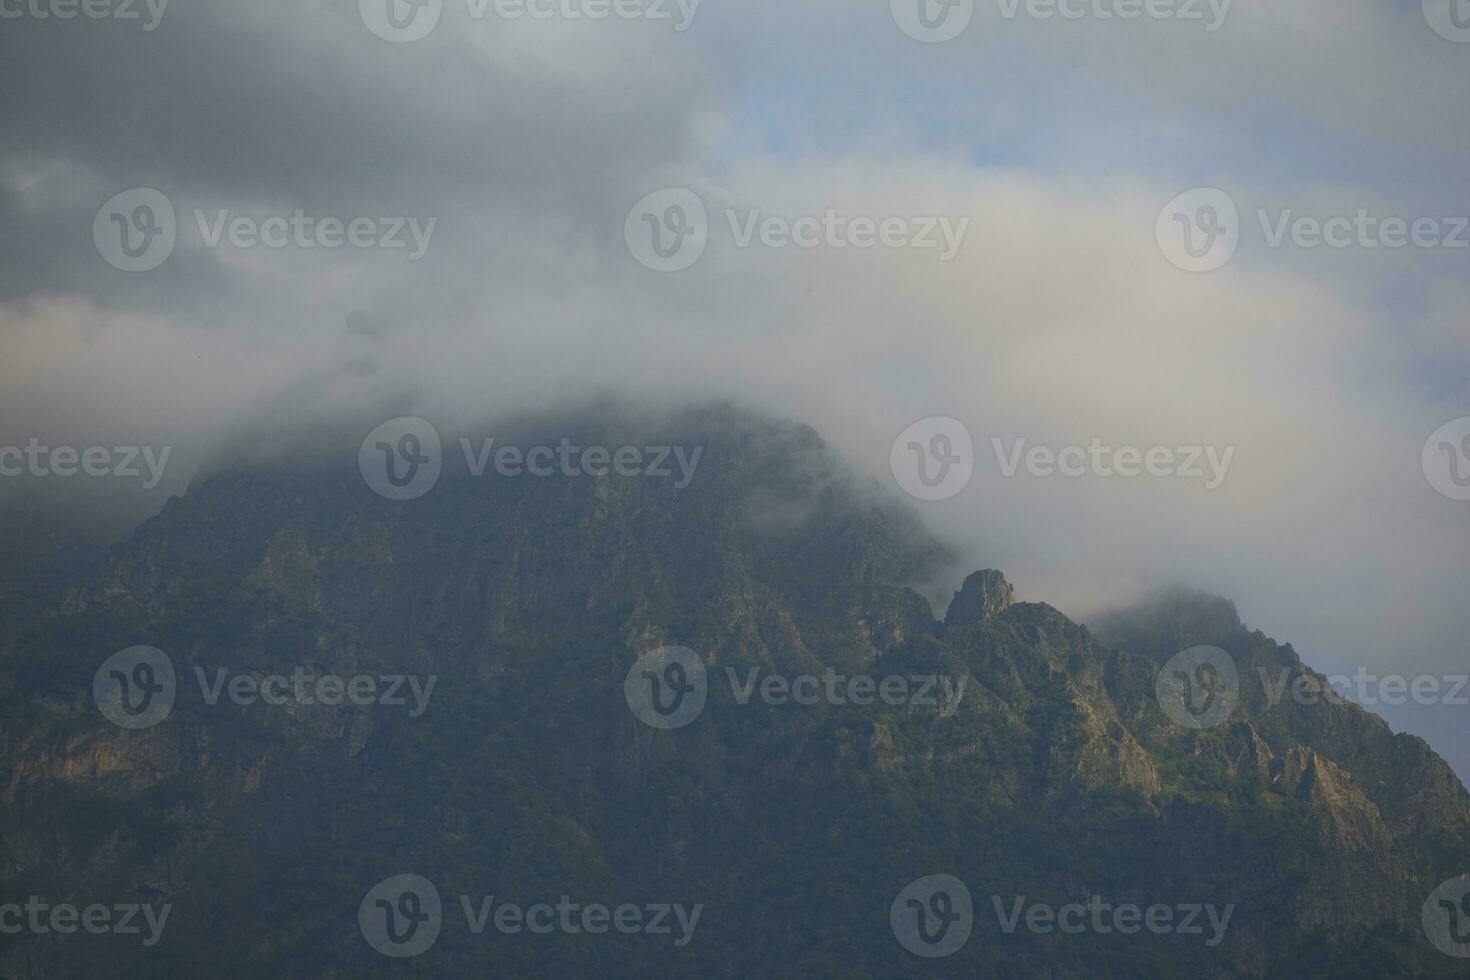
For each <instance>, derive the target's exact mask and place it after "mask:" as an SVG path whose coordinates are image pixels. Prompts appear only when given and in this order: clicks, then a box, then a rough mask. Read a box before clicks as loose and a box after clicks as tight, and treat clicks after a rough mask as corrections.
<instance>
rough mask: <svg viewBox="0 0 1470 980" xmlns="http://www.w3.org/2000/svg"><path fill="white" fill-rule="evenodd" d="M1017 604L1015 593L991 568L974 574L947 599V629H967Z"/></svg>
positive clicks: (1002, 576) (1009, 584)
mask: <svg viewBox="0 0 1470 980" xmlns="http://www.w3.org/2000/svg"><path fill="white" fill-rule="evenodd" d="M1015 601H1016V590H1015V589H1013V588H1011V583H1009V582H1007V581H1006V577H1005V576H1004V575H1002V574H1001V573H1000V572H998V571H996V570H995V569H993V568H987V569H984V570H982V571H978V572H974V573H973V574H971V575H970V576H969V577H968V578H966V579H965V582H964V584H963V585H961V586H960V588H959V591H958V592H956V593H955V594H954V598H953V599H952V600H950V603H949V610H948V611H947V612H946V613H945V614H944V625H945V628H946V629H950V628H953V627H956V626H968V625H970V624H971V623H978V622H980V621H981V620H982V619H990V618H991V617H993V616H998V615H1000V614H1001V613H1002V612H1004V611H1005V610H1006V609H1008V608H1010V606H1011V604H1012V603H1014V602H1015Z"/></svg>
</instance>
